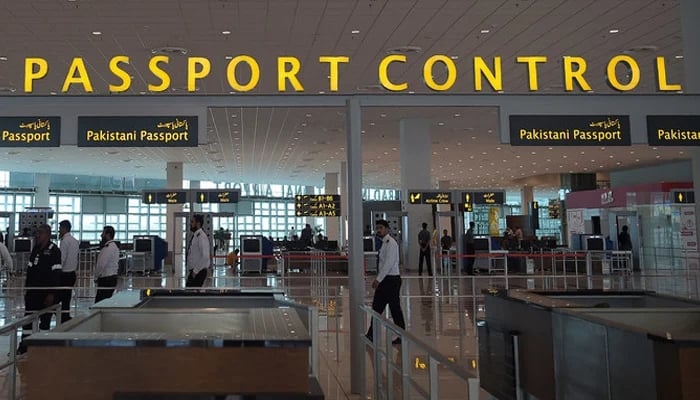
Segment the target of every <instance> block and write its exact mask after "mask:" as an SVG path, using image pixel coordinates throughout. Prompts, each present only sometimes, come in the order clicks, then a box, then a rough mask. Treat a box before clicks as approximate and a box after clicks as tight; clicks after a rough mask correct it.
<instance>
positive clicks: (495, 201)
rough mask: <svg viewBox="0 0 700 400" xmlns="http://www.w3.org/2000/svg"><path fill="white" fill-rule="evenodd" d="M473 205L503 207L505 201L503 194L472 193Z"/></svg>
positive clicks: (504, 194)
mask: <svg viewBox="0 0 700 400" xmlns="http://www.w3.org/2000/svg"><path fill="white" fill-rule="evenodd" d="M473 196H474V204H487V205H503V204H505V202H506V201H505V200H506V193H505V192H473Z"/></svg>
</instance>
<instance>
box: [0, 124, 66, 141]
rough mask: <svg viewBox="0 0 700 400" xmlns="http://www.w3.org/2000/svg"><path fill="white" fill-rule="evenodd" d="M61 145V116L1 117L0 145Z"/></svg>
mask: <svg viewBox="0 0 700 400" xmlns="http://www.w3.org/2000/svg"><path fill="white" fill-rule="evenodd" d="M60 145H61V118H60V117H0V147H59V146H60Z"/></svg>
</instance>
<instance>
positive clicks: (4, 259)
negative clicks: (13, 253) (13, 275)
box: [0, 243, 14, 271]
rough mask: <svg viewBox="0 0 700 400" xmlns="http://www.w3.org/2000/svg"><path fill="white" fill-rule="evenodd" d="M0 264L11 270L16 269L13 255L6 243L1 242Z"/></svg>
mask: <svg viewBox="0 0 700 400" xmlns="http://www.w3.org/2000/svg"><path fill="white" fill-rule="evenodd" d="M0 264H2V265H4V266H5V268H7V269H8V270H10V271H12V270H13V269H14V265H13V263H12V257H10V251H9V250H7V247H6V246H5V243H0Z"/></svg>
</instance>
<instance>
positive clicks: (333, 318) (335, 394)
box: [0, 266, 698, 400]
mask: <svg viewBox="0 0 700 400" xmlns="http://www.w3.org/2000/svg"><path fill="white" fill-rule="evenodd" d="M373 279H374V277H373V276H368V277H367V278H366V285H365V287H366V289H365V292H364V293H365V303H366V304H368V305H369V304H371V300H372V293H373V292H372V289H371V282H372V280H373ZM589 284H590V285H592V287H594V288H627V289H645V290H655V291H658V292H662V293H667V294H672V295H676V296H681V297H689V298H698V274H697V272H694V273H692V274H691V273H674V272H673V271H670V272H667V273H666V274H664V275H658V274H657V275H655V276H641V275H639V274H636V275H632V276H627V277H613V278H605V279H604V278H595V279H590V280H588V279H587V278H586V277H585V276H582V277H579V278H578V279H577V278H576V277H573V276H567V277H563V276H559V277H556V278H555V277H553V276H525V277H523V276H510V277H509V278H508V285H509V287H512V288H513V287H520V288H529V289H575V288H577V287H579V288H585V287H586V286H587V285H589ZM182 286H184V282H183V280H182V279H176V278H174V277H173V276H171V275H170V274H166V275H163V274H160V273H158V274H154V275H152V276H124V277H121V278H120V281H119V290H125V289H128V288H148V287H151V288H153V287H168V288H172V287H182ZM205 286H208V287H218V288H222V287H277V288H283V289H284V290H285V291H286V293H287V295H288V296H289V297H290V298H291V299H293V300H295V301H297V302H300V303H304V304H313V305H316V306H318V307H319V310H320V313H319V314H320V317H319V326H320V328H319V339H320V340H319V342H320V343H319V348H320V349H319V351H320V353H319V354H320V369H319V381H320V383H321V385H322V387H323V390H324V393H325V395H326V398H327V399H330V400H333V399H359V398H360V396H358V395H353V394H351V391H352V390H351V385H350V368H351V367H350V330H349V325H350V324H349V314H348V304H349V299H348V296H349V293H348V279H347V277H346V276H342V275H334V274H328V275H310V274H304V273H292V274H288V275H287V276H285V277H284V279H282V278H280V277H279V276H276V275H275V274H267V275H264V276H240V275H239V274H238V273H235V272H233V271H232V270H231V269H230V268H226V267H224V266H220V267H215V268H214V271H213V276H212V277H210V278H209V279H208V280H207V282H206V283H205ZM503 286H505V278H504V277H496V276H489V275H485V276H477V277H474V278H472V277H460V276H454V275H452V276H440V277H438V276H435V277H427V276H423V277H418V276H416V274H415V273H411V272H406V273H404V275H403V285H402V308H403V312H404V314H405V317H406V324H407V330H408V331H410V332H411V333H412V334H413V335H415V336H417V337H418V338H419V339H420V340H422V341H424V342H425V343H426V344H428V345H429V346H431V347H432V348H433V349H435V350H437V351H438V352H439V353H440V354H442V355H444V356H445V357H447V358H448V359H449V360H450V361H451V362H454V363H455V364H456V365H459V366H460V367H462V368H463V369H464V370H466V371H467V372H469V373H471V374H474V375H475V376H476V375H477V374H478V362H479V360H478V356H477V353H478V351H477V337H476V333H475V319H476V320H478V319H479V318H480V317H482V316H483V312H484V310H483V305H482V298H483V294H482V293H483V292H484V291H485V290H487V289H489V288H493V287H503ZM0 290H1V291H0V324H5V323H7V322H9V321H11V320H13V319H15V318H18V317H20V316H21V315H22V313H23V298H22V292H23V277H20V276H9V277H8V276H5V277H3V279H2V287H1V288H0ZM74 293H75V296H74V304H73V307H72V313H73V315H74V316H79V315H83V314H86V313H88V312H89V310H88V307H89V306H90V305H92V304H93V302H94V300H93V299H94V293H95V289H94V283H93V282H92V280H91V279H89V278H88V277H87V276H85V277H82V278H80V279H79V281H78V283H77V284H76V289H75V292H74ZM364 331H365V329H364V328H363V329H362V330H361V332H364ZM9 351H10V349H9V339H8V336H4V337H0V363H3V362H5V361H6V360H7V354H8V352H9ZM390 354H391V356H390V357H391V359H392V360H393V361H395V362H398V363H400V360H401V357H402V355H403V354H401V347H400V346H392V349H391V350H390ZM364 357H365V365H366V368H367V374H366V376H367V381H366V382H367V386H368V397H369V398H375V394H374V387H375V385H374V382H373V380H372V379H373V378H372V376H373V374H372V371H373V363H374V354H373V352H372V351H370V350H368V349H367V348H366V349H365V351H364ZM408 357H409V360H410V365H411V370H410V376H411V378H413V379H414V380H415V381H416V382H417V384H418V386H419V387H421V388H422V389H423V390H428V388H429V387H428V371H429V360H428V354H427V351H425V350H422V349H418V348H416V346H411V345H409V346H408ZM384 362H385V360H381V364H380V365H384ZM7 370H8V369H7V368H6V369H4V370H2V371H0V399H3V398H7V389H8V382H7V380H6V379H5V377H6V376H7ZM438 373H439V384H440V398H441V399H465V398H467V394H466V393H467V385H466V384H465V383H464V382H462V381H461V380H460V379H458V378H457V377H456V376H455V375H454V374H452V373H451V372H450V371H449V370H447V369H446V368H441V369H439V370H438ZM380 375H382V376H383V377H384V378H383V379H386V377H387V373H386V371H384V372H382V373H381V374H380ZM20 379H21V377H20ZM394 381H395V382H394V384H393V385H392V386H394V387H395V393H397V394H398V393H400V391H401V390H402V389H401V388H400V387H398V386H399V385H398V384H397V383H396V382H398V381H400V379H399V376H398V375H396V376H395V379H394ZM26 383H27V384H31V383H30V382H26ZM410 397H411V398H420V397H419V396H418V395H417V394H416V395H413V394H412V395H411V396H410ZM479 398H482V399H486V398H489V397H488V395H487V394H486V393H483V392H482V393H481V394H480V396H479Z"/></svg>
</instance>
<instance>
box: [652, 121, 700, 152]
mask: <svg viewBox="0 0 700 400" xmlns="http://www.w3.org/2000/svg"><path fill="white" fill-rule="evenodd" d="M647 140H648V142H649V145H650V146H700V116H698V115H649V116H647Z"/></svg>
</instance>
